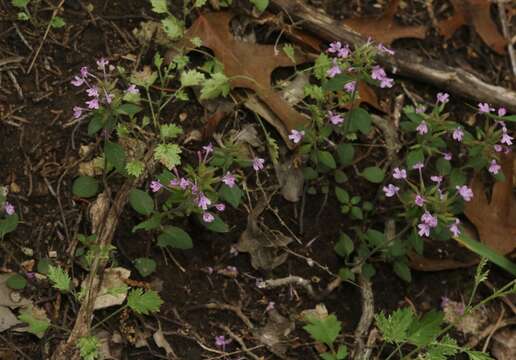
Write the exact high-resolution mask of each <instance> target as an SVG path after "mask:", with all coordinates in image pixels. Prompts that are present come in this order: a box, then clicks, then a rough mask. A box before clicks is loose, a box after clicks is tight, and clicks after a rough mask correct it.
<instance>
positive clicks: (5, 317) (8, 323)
mask: <svg viewBox="0 0 516 360" xmlns="http://www.w3.org/2000/svg"><path fill="white" fill-rule="evenodd" d="M18 324H21V321H20V320H18V318H17V317H16V316H14V314H13V312H12V311H11V310H10V309H9V308H8V307H5V306H0V332H2V331H5V330H7V329H10V328H12V327H13V326H15V325H18Z"/></svg>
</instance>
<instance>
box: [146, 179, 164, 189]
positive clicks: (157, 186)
mask: <svg viewBox="0 0 516 360" xmlns="http://www.w3.org/2000/svg"><path fill="white" fill-rule="evenodd" d="M149 187H150V189H151V191H152V192H158V191H160V190H161V188H162V187H163V184H161V183H160V182H159V180H153V181H151V183H150V185H149Z"/></svg>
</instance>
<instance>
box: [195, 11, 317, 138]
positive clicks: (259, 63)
mask: <svg viewBox="0 0 516 360" xmlns="http://www.w3.org/2000/svg"><path fill="white" fill-rule="evenodd" d="M232 18H233V14H232V13H230V12H215V13H209V14H202V15H200V16H199V17H198V18H197V20H196V21H195V22H194V23H193V25H192V26H191V27H190V28H189V29H188V31H187V32H186V34H185V36H186V38H187V39H192V38H195V37H198V38H200V39H201V40H202V44H203V45H204V46H206V47H208V48H210V49H211V50H212V51H213V52H214V54H215V57H216V58H217V59H218V60H219V61H220V62H221V63H222V64H223V65H224V73H225V74H226V75H227V76H228V77H230V78H231V86H232V87H240V88H247V89H251V90H254V91H255V92H256V94H257V95H258V96H259V97H260V99H261V100H262V101H263V102H265V103H266V104H267V106H268V107H269V108H270V109H271V110H272V111H273V112H274V113H275V114H276V115H277V116H278V117H279V118H280V119H281V121H282V123H283V125H284V126H285V127H286V128H287V131H288V132H290V130H291V129H294V128H298V127H300V126H302V125H304V124H305V123H306V122H307V118H306V117H305V116H303V115H302V114H301V113H299V112H297V111H296V110H295V109H293V108H292V107H291V106H289V104H288V103H287V102H286V101H285V100H284V99H283V98H282V97H281V96H279V95H278V93H277V92H276V91H275V90H274V89H273V88H272V86H271V74H272V72H273V71H274V70H275V69H276V68H278V67H289V66H293V65H294V64H293V63H292V60H290V58H289V57H288V56H287V55H285V54H284V53H283V52H282V51H280V50H278V49H276V48H275V47H274V46H272V45H262V44H254V43H249V42H244V41H241V40H238V39H236V38H235V37H234V36H233V34H231V32H230V21H231V19H232ZM295 59H296V61H297V63H298V64H301V63H303V62H306V61H307V59H306V58H305V56H304V55H303V54H302V53H300V52H297V53H296V54H295ZM280 133H281V131H280Z"/></svg>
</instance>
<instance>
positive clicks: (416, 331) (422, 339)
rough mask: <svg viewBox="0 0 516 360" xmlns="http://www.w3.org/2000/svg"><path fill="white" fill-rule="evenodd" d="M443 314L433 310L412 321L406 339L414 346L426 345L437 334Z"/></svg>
mask: <svg viewBox="0 0 516 360" xmlns="http://www.w3.org/2000/svg"><path fill="white" fill-rule="evenodd" d="M443 318H444V314H443V313H441V312H438V311H435V310H432V311H430V312H428V313H426V314H425V315H424V316H423V318H422V319H419V320H416V321H413V322H412V324H411V325H410V328H409V330H408V334H409V336H408V338H407V340H408V341H409V342H410V343H412V344H413V345H416V346H426V345H428V344H429V343H431V342H432V341H434V340H435V338H436V337H437V336H438V335H439V333H440V331H441V324H442V322H443Z"/></svg>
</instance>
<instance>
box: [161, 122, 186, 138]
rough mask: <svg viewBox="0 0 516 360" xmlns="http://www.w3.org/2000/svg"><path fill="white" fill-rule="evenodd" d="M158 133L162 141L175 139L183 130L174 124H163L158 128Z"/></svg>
mask: <svg viewBox="0 0 516 360" xmlns="http://www.w3.org/2000/svg"><path fill="white" fill-rule="evenodd" d="M159 133H160V136H161V138H162V139H163V140H166V139H175V138H176V137H178V136H179V135H181V134H182V133H183V129H182V128H180V127H179V126H177V125H175V124H164V125H161V126H160V127H159Z"/></svg>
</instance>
